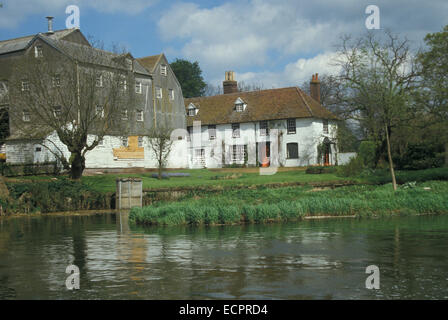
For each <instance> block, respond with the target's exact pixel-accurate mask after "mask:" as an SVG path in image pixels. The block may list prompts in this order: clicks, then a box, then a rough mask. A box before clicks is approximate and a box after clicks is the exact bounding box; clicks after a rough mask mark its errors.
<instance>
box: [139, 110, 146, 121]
mask: <svg viewBox="0 0 448 320" xmlns="http://www.w3.org/2000/svg"><path fill="white" fill-rule="evenodd" d="M143 118H144V116H143V110H137V121H143Z"/></svg>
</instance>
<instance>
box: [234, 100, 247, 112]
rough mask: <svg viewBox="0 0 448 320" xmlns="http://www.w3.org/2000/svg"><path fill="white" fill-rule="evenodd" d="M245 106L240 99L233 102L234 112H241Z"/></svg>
mask: <svg viewBox="0 0 448 320" xmlns="http://www.w3.org/2000/svg"><path fill="white" fill-rule="evenodd" d="M246 106H247V104H246V103H245V102H244V101H243V100H242V99H241V98H238V99H236V101H235V111H236V112H243V111H244V110H245V109H246Z"/></svg>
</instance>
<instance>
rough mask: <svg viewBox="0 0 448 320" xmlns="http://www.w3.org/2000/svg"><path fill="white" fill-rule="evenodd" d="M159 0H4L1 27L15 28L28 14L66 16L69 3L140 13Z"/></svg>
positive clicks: (103, 10) (125, 12) (0, 17)
mask: <svg viewBox="0 0 448 320" xmlns="http://www.w3.org/2000/svg"><path fill="white" fill-rule="evenodd" d="M157 1H158V0H126V1H122V0H33V1H30V0H10V1H2V3H3V8H1V9H0V28H15V27H17V25H18V24H19V23H21V22H23V21H24V20H25V19H26V18H27V17H28V16H30V15H34V14H42V17H45V16H47V15H54V16H56V17H62V16H63V17H64V21H65V17H66V15H65V8H66V7H67V6H68V5H72V4H74V5H77V6H79V8H80V11H81V24H82V10H83V9H84V8H92V9H95V10H97V11H99V12H103V13H117V12H121V13H124V14H138V13H140V12H141V11H142V10H144V9H146V8H148V7H150V6H152V5H154V3H156V2H157Z"/></svg>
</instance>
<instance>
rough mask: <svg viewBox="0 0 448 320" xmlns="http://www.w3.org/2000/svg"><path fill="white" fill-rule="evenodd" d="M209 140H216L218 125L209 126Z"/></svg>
mask: <svg viewBox="0 0 448 320" xmlns="http://www.w3.org/2000/svg"><path fill="white" fill-rule="evenodd" d="M208 138H209V140H215V139H216V125H209V126H208Z"/></svg>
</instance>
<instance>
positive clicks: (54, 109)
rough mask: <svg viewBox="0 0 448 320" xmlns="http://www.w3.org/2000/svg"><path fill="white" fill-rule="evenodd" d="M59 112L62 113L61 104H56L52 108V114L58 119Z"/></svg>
mask: <svg viewBox="0 0 448 320" xmlns="http://www.w3.org/2000/svg"><path fill="white" fill-rule="evenodd" d="M61 114H62V108H61V106H56V107H54V108H53V116H54V117H55V118H56V119H59V118H60V116H61Z"/></svg>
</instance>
